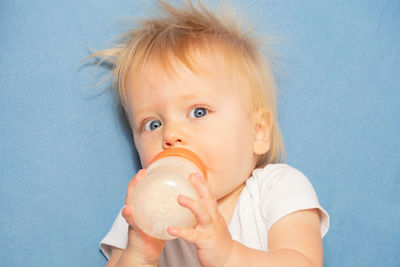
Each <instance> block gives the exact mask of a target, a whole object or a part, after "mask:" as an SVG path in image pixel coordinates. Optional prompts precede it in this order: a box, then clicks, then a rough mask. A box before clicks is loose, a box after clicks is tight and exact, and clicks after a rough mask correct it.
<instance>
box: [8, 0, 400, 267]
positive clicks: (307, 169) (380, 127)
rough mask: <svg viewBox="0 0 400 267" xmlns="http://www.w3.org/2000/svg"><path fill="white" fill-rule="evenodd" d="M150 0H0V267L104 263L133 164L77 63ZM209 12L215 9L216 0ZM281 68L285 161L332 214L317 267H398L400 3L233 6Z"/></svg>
mask: <svg viewBox="0 0 400 267" xmlns="http://www.w3.org/2000/svg"><path fill="white" fill-rule="evenodd" d="M140 2H142V3H145V4H146V6H151V5H150V4H149V3H148V2H149V1H122V0H114V1H105V0H98V1H78V0H70V1H60V0H59V1H44V0H37V1H11V0H2V1H1V2H0V28H1V33H0V48H1V53H0V240H1V243H0V258H1V262H2V263H1V265H2V266H61V267H62V266H102V265H104V264H105V263H106V260H105V258H104V257H103V255H102V254H101V253H100V251H99V248H98V242H99V241H100V239H101V238H102V237H103V236H104V235H105V234H106V232H107V230H108V229H109V227H110V226H111V224H112V222H113V220H114V217H115V216H116V214H117V213H118V211H119V209H120V207H121V206H122V204H123V201H124V197H125V188H126V185H127V183H128V181H129V179H130V178H131V176H132V175H133V174H134V173H135V171H136V169H137V168H138V167H139V164H138V161H137V158H136V152H135V151H134V149H133V148H132V147H133V142H132V139H131V137H130V134H129V132H128V131H127V130H126V128H125V125H124V122H123V121H122V120H121V119H119V118H120V112H119V109H118V105H117V101H116V100H115V99H114V98H113V96H112V94H111V91H110V82H106V83H103V84H102V85H101V86H99V87H96V88H92V86H93V85H95V84H96V83H97V82H98V80H99V78H100V77H103V78H104V76H101V75H100V74H101V69H99V70H98V71H97V72H95V68H94V67H92V66H87V65H84V66H83V67H81V68H80V67H79V64H80V63H81V60H82V59H83V58H84V57H85V56H87V55H88V54H89V51H88V47H91V48H95V49H103V48H107V47H108V46H109V45H110V44H111V40H112V39H113V38H114V37H116V36H117V35H118V34H119V33H121V32H123V30H124V29H126V24H121V19H125V18H129V17H131V16H135V15H137V14H139V13H141V12H142V10H143V8H140V5H141V3H140ZM214 2H216V1H214ZM241 2H242V5H243V6H244V7H246V8H247V9H248V13H249V15H250V16H249V17H251V18H252V19H253V18H255V19H256V20H257V21H256V22H258V28H259V30H261V31H262V32H264V33H266V35H269V34H272V35H273V36H276V37H278V41H277V42H276V43H275V44H274V45H273V48H274V50H275V51H276V55H277V57H278V60H279V62H280V63H279V64H277V65H276V71H277V76H276V77H277V82H278V85H279V87H280V89H281V91H282V93H281V94H280V96H279V108H280V118H279V119H280V123H281V127H282V131H283V135H284V139H285V142H286V148H287V154H288V163H289V164H290V165H292V166H294V167H296V168H298V169H299V170H301V171H302V172H304V173H305V174H306V175H307V177H308V178H309V179H310V181H311V182H312V184H313V185H314V187H315V189H316V191H317V194H318V196H319V200H320V202H321V204H322V205H323V206H324V207H325V208H326V210H327V211H328V212H329V214H330V216H331V228H330V231H329V232H328V234H327V236H326V237H325V238H324V247H325V253H324V254H325V255H324V256H325V266H399V265H400V262H399V259H398V249H399V247H400V238H399V236H400V234H399V227H398V222H399V221H400V199H399V198H400V197H399V195H400V194H399V192H400V152H399V150H400V138H399V136H400V116H399V114H400V104H399V103H400V90H399V88H400V66H399V65H400V63H399V62H400V46H399V45H398V44H399V43H400V35H399V29H400V16H399V14H400V2H399V1H395V0H391V1H390V0H389V1H373V0H355V1H345V0H338V1H326V0H324V1H320V0H311V1H293V0H290V1H278V0H270V1H262V0H257V1H255V0H253V1H245V0H242V1H241Z"/></svg>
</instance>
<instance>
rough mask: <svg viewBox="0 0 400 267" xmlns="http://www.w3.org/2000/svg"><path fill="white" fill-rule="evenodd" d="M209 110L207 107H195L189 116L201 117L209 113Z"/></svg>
mask: <svg viewBox="0 0 400 267" xmlns="http://www.w3.org/2000/svg"><path fill="white" fill-rule="evenodd" d="M207 113H208V111H207V109H205V108H194V109H192V110H191V111H190V114H189V116H190V117H192V118H201V117H203V116H205V115H207Z"/></svg>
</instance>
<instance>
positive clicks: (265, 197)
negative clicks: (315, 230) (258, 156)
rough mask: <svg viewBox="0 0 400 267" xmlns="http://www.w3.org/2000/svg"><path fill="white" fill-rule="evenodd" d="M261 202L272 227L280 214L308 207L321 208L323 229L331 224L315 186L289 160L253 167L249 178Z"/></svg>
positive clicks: (254, 196) (264, 215)
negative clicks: (290, 164)
mask: <svg viewBox="0 0 400 267" xmlns="http://www.w3.org/2000/svg"><path fill="white" fill-rule="evenodd" d="M246 187H248V188H249V191H250V192H251V194H252V196H253V198H255V199H256V200H255V201H256V202H257V203H258V206H259V209H260V212H261V215H262V218H263V220H264V223H265V224H266V225H267V227H268V228H270V227H271V226H272V225H273V224H274V223H275V222H276V221H278V220H279V219H280V218H282V217H284V216H286V215H288V214H290V213H293V212H296V211H299V210H307V209H318V210H319V213H320V217H321V233H322V235H324V234H325V233H326V231H327V229H328V226H329V216H328V214H327V212H326V211H325V210H324V209H323V208H322V207H321V205H320V203H319V200H318V197H317V194H316V192H315V189H314V187H313V186H312V184H311V182H310V181H309V179H308V178H307V177H306V176H305V175H304V174H303V173H302V172H301V171H299V170H297V169H296V168H293V167H291V166H289V165H287V164H269V165H267V166H266V167H264V168H260V169H256V170H254V171H253V175H252V177H250V178H249V179H248V181H247V182H246Z"/></svg>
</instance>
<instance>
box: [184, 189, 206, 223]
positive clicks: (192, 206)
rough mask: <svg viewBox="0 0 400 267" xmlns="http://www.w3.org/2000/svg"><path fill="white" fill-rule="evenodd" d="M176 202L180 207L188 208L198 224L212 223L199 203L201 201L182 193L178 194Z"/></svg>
mask: <svg viewBox="0 0 400 267" xmlns="http://www.w3.org/2000/svg"><path fill="white" fill-rule="evenodd" d="M178 203H179V204H180V205H181V206H182V207H185V208H188V209H189V210H190V211H191V212H192V213H193V214H194V216H195V217H196V220H197V223H198V224H200V225H207V224H210V223H212V221H213V220H212V217H211V215H210V214H209V212H208V211H207V210H206V209H205V207H203V206H202V205H201V201H198V200H194V199H192V198H190V197H187V196H184V195H179V196H178Z"/></svg>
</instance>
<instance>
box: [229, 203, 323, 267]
mask: <svg viewBox="0 0 400 267" xmlns="http://www.w3.org/2000/svg"><path fill="white" fill-rule="evenodd" d="M268 247H269V252H264V251H260V250H254V249H250V248H248V247H245V246H244V245H242V244H240V243H238V242H234V245H233V250H232V255H231V257H230V259H229V262H228V263H227V265H226V266H242V263H243V264H246V265H243V266H249V267H250V266H260V263H265V265H266V266H307V267H320V266H323V251H322V240H321V233H320V221H319V215H318V210H317V209H312V210H302V211H298V212H295V213H292V214H289V215H287V216H285V217H284V218H282V219H280V220H279V221H277V222H276V223H275V224H274V225H272V227H271V229H270V231H269V232H268ZM239 263H240V264H239ZM236 264H238V265H236Z"/></svg>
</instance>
